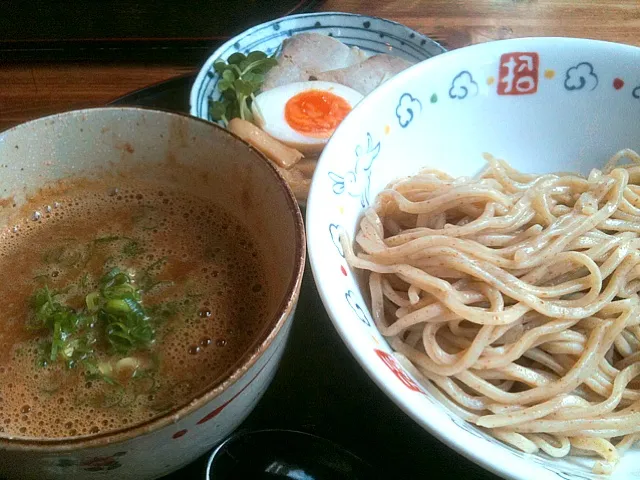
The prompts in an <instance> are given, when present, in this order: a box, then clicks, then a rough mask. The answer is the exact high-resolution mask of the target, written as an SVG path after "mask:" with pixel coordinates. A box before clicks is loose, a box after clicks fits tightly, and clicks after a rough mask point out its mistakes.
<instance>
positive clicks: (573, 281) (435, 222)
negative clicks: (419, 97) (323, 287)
mask: <svg viewBox="0 0 640 480" xmlns="http://www.w3.org/2000/svg"><path fill="white" fill-rule="evenodd" d="M485 158H486V160H487V162H488V168H487V169H486V170H485V171H484V173H483V174H482V175H481V176H480V177H479V178H474V179H471V178H458V179H454V178H451V177H449V176H448V175H446V174H444V173H442V172H439V171H434V170H425V171H422V172H420V173H419V174H418V175H416V176H413V177H411V178H407V179H402V180H399V181H397V182H395V183H393V184H391V185H390V186H388V187H387V189H385V190H383V191H382V192H381V193H380V194H379V195H378V197H377V200H376V203H375V206H374V207H373V208H370V209H369V210H367V211H366V212H365V215H364V217H363V218H362V221H361V224H360V228H359V230H358V233H357V235H356V238H355V240H356V244H357V249H356V250H357V253H354V249H353V246H352V245H351V242H350V241H349V240H348V239H347V238H345V237H344V236H342V237H341V243H342V247H343V249H344V251H345V255H346V258H347V260H348V262H349V263H350V264H351V265H352V266H354V267H356V268H359V269H363V270H366V271H368V272H369V274H368V286H369V290H370V295H371V311H372V315H373V318H374V320H375V322H376V325H377V327H378V329H379V330H380V332H381V333H382V334H383V335H384V336H385V337H387V339H388V341H389V344H390V345H391V346H392V348H393V349H394V350H395V351H396V354H397V355H398V357H399V358H400V359H401V360H403V363H405V364H407V365H409V366H410V370H411V371H412V372H413V373H414V375H415V376H416V378H418V379H419V380H421V381H422V383H423V384H424V385H425V387H426V388H427V389H429V390H430V391H431V392H432V393H433V394H434V395H435V396H436V397H437V398H439V399H440V400H441V401H442V402H444V403H445V404H446V405H447V406H448V407H449V408H450V409H452V410H453V411H454V412H455V413H457V414H458V415H459V416H460V417H461V418H463V419H464V420H466V421H468V422H470V423H472V424H475V425H477V426H478V427H480V428H482V429H484V430H485V431H487V432H488V433H490V434H491V435H493V436H494V437H496V438H498V439H499V440H501V441H503V442H505V443H507V444H510V445H512V446H514V447H515V448H518V449H520V450H522V451H524V452H527V453H535V452H540V451H541V452H544V453H546V454H548V455H551V456H553V457H563V456H566V455H569V454H577V455H589V456H594V457H595V458H596V463H595V464H594V467H593V468H594V472H596V473H610V472H611V471H612V470H613V468H614V467H615V465H616V463H617V462H618V460H619V458H620V455H621V454H622V453H623V452H624V451H625V450H626V449H628V448H629V447H631V446H632V445H633V443H634V442H635V441H636V440H637V439H638V438H639V437H640V379H638V378H636V377H637V376H638V375H639V374H640V319H639V317H638V314H639V313H640V299H639V297H638V291H640V156H638V154H636V153H635V152H633V151H630V150H624V151H621V152H619V153H618V154H616V155H615V156H614V157H613V158H612V159H611V160H610V161H609V162H608V163H607V164H606V165H605V167H604V168H603V169H602V170H601V171H600V170H593V171H592V172H591V173H590V174H589V176H588V177H586V178H585V177H582V176H579V175H575V174H548V175H528V174H524V173H520V172H518V171H516V170H514V169H513V168H511V167H510V166H509V165H508V164H507V163H506V162H504V161H501V160H496V159H494V158H493V157H491V156H489V155H486V156H485Z"/></svg>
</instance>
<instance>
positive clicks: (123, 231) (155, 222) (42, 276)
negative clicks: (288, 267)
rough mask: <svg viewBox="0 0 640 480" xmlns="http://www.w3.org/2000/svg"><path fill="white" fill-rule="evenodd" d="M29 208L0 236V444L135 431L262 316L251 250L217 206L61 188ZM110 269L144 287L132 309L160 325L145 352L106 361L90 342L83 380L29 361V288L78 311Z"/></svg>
mask: <svg viewBox="0 0 640 480" xmlns="http://www.w3.org/2000/svg"><path fill="white" fill-rule="evenodd" d="M54 200H55V202H54ZM47 204H48V205H53V206H54V208H46V205H47ZM34 211H35V212H37V213H40V215H38V218H37V219H36V218H35V215H34V214H33V212H34ZM43 211H44V212H46V214H42V213H41V212H43ZM30 212H31V215H27V216H25V218H24V219H23V221H22V222H12V224H11V226H10V227H8V228H7V230H6V231H2V232H0V285H2V295H0V311H1V312H3V316H2V318H0V437H3V436H10V437H20V438H64V437H70V436H85V435H95V434H101V433H105V432H108V431H112V430H117V429H121V428H127V427H129V426H131V425H135V424H138V423H141V422H146V421H149V420H150V419H153V418H154V417H157V416H159V415H161V414H163V413H164V412H166V411H168V410H171V409H174V408H177V407H179V406H181V405H184V404H186V403H188V401H189V400H191V399H192V398H194V397H195V396H197V395H199V394H201V393H203V391H204V390H206V389H207V388H208V387H210V386H211V385H212V384H214V383H215V382H217V381H218V380H219V379H220V378H221V376H223V375H224V374H225V373H226V372H228V370H229V369H230V368H231V367H232V366H233V365H234V364H236V362H237V361H238V360H239V358H240V357H241V356H242V355H243V354H244V353H245V352H246V351H247V349H248V348H249V347H250V345H251V344H252V343H253V340H254V337H253V333H252V332H256V331H259V330H260V328H258V327H259V325H260V324H261V323H262V322H263V321H264V320H265V317H266V315H267V308H268V300H267V299H268V292H269V284H268V280H267V275H266V274H265V272H264V270H263V268H264V267H263V265H262V261H261V258H262V251H260V250H259V248H258V246H257V245H258V242H257V239H256V238H253V237H252V234H251V232H250V231H249V230H248V229H247V228H245V227H244V226H243V225H241V224H240V223H239V222H238V221H237V220H236V219H235V218H234V217H233V216H232V215H230V214H229V213H228V212H226V211H225V210H224V209H223V208H221V207H220V206H218V205H213V204H211V202H210V201H206V200H203V199H200V198H196V197H193V196H189V195H187V194H185V193H183V192H177V191H171V190H170V189H168V188H165V187H164V186H163V188H162V190H161V191H159V190H158V188H157V186H156V187H151V186H150V185H144V184H142V185H139V184H136V185H133V184H131V185H127V184H121V185H118V188H117V189H116V188H105V189H104V190H94V189H87V188H81V187H80V186H79V187H78V189H77V190H75V191H74V189H73V188H71V189H69V190H67V191H66V193H65V194H64V196H58V197H56V198H55V199H53V198H52V199H49V201H48V202H47V203H46V204H43V205H40V206H39V205H33V206H31V207H30ZM34 220H37V221H34ZM114 267H117V268H119V269H121V270H122V271H123V272H126V274H127V275H129V276H130V278H131V279H133V280H132V281H133V282H135V284H136V285H142V284H143V283H144V282H146V286H145V289H144V293H143V294H142V297H141V298H142V300H141V304H142V305H143V306H144V308H145V309H146V310H147V311H148V312H153V315H155V317H154V318H156V319H160V320H161V321H159V322H158V324H157V328H156V331H155V337H154V339H153V341H152V342H151V343H150V346H149V347H148V348H143V349H138V350H134V351H132V352H127V354H126V355H124V354H122V355H119V354H117V352H115V351H114V350H113V349H110V348H108V345H107V343H106V342H105V341H104V339H103V340H100V339H99V340H98V342H97V343H96V344H95V345H94V349H93V352H92V355H93V357H92V358H94V360H95V362H96V365H98V367H99V368H98V369H97V370H96V371H92V372H88V371H87V368H88V367H86V366H85V364H83V363H81V362H77V364H73V365H70V366H69V365H67V364H65V363H64V362H57V361H46V360H47V359H46V355H45V358H44V361H43V345H44V344H45V343H46V342H47V341H49V342H50V341H51V338H50V337H51V335H50V334H49V332H48V331H45V330H30V329H28V328H26V326H27V324H28V322H29V317H30V316H32V315H33V312H32V311H31V309H32V305H33V303H32V302H33V300H32V298H33V295H34V292H36V291H37V290H38V289H39V288H42V287H43V285H46V286H47V289H48V290H49V291H51V292H54V294H55V298H54V301H56V302H60V303H61V304H64V305H68V306H69V307H70V308H72V309H77V310H78V311H79V309H81V308H83V306H84V304H85V298H87V297H88V296H89V295H88V294H89V293H91V292H93V291H96V290H99V285H98V282H99V281H100V279H101V277H102V276H103V275H104V274H105V272H107V271H109V269H112V268H114ZM257 285H259V286H260V288H256V286H257ZM87 303H89V302H88V300H87ZM114 305H115V307H118V305H119V304H118V303H117V302H116V303H115V304H114ZM150 315H151V314H150ZM229 332H233V335H229ZM47 336H49V338H48V339H47ZM216 346H217V347H218V348H216ZM219 347H224V348H219ZM71 363H73V362H71ZM105 365H106V366H108V368H106V367H104V366H105ZM70 367H71V368H70ZM105 368H106V370H105ZM105 371H108V373H105ZM101 376H102V378H101ZM105 379H108V380H109V381H106V380H105Z"/></svg>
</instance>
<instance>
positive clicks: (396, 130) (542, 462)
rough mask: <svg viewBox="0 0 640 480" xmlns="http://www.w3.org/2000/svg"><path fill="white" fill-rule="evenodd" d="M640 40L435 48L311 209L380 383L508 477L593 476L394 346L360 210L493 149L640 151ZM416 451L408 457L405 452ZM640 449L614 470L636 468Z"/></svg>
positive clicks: (326, 163) (354, 128) (335, 298)
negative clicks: (453, 407) (509, 441)
mask: <svg viewBox="0 0 640 480" xmlns="http://www.w3.org/2000/svg"><path fill="white" fill-rule="evenodd" d="M639 119H640V49H639V48H635V47H630V46H625V45H617V44H612V43H605V42H596V41H589V40H577V39H563V38H540V39H519V40H506V41H500V42H493V43H486V44H482V45H476V46H472V47H468V48H464V49H461V50H456V51H453V52H449V53H446V54H444V55H439V56H437V57H435V58H433V59H431V60H429V61H426V62H423V63H421V64H419V65H416V66H414V67H412V68H411V69H409V70H407V71H406V72H403V73H402V74H400V75H398V76H397V77H395V78H394V79H392V80H390V81H389V82H387V83H385V84H384V85H382V86H381V87H380V88H378V89H377V90H376V91H374V92H373V93H372V94H371V95H369V96H368V97H367V98H366V99H365V100H364V101H362V102H361V103H360V104H359V105H358V106H357V107H356V108H355V109H354V111H353V112H352V113H351V114H350V115H349V116H348V117H347V118H346V119H345V121H344V122H343V123H342V124H341V126H340V127H339V128H338V130H337V131H336V133H335V134H334V135H333V137H332V139H331V140H330V142H329V144H328V145H327V147H326V148H325V150H324V153H323V154H322V157H321V159H320V162H319V164H318V167H317V170H316V173H315V176H314V180H313V184H312V187H311V192H310V195H309V200H308V205H307V234H308V247H309V256H310V260H311V265H312V267H313V273H314V275H315V279H316V284H317V286H318V290H319V291H320V294H321V296H322V300H323V302H324V305H325V307H326V308H327V310H328V312H329V315H330V316H331V319H332V321H333V323H334V325H335V327H336V328H337V330H338V332H339V333H340V335H341V336H342V338H343V340H344V341H345V343H346V344H347V346H348V347H349V349H350V350H351V352H352V353H353V355H354V356H355V357H356V359H357V360H358V361H359V362H360V363H361V364H362V366H363V367H364V369H365V370H366V371H367V373H368V374H369V375H370V376H371V377H372V378H373V379H374V380H375V382H376V383H377V384H378V385H379V386H380V387H381V389H382V390H383V391H384V392H385V393H386V394H387V395H388V396H389V397H391V399H392V400H393V401H395V402H396V403H397V404H398V405H399V406H400V407H401V408H402V409H403V410H404V411H405V412H407V413H408V414H409V415H410V416H411V417H412V418H414V419H415V421H416V422H418V423H419V424H420V425H422V426H423V427H424V428H425V429H427V430H428V431H429V432H431V433H432V434H433V435H435V436H436V437H438V438H439V439H441V440H442V441H444V442H445V443H447V444H448V445H449V446H451V447H452V448H454V449H455V450H457V451H458V452H460V453H462V454H463V455H465V456H466V457H468V458H470V459H471V460H473V461H475V462H477V463H479V464H481V465H482V466H484V467H486V468H487V469H489V470H492V471H493V472H495V473H497V474H498V475H500V476H503V477H505V478H514V479H536V480H538V479H539V480H544V479H569V478H578V479H580V478H591V477H592V474H591V471H590V467H589V466H588V465H587V463H586V462H583V461H580V459H579V458H576V457H571V458H568V459H565V460H553V459H551V458H550V457H546V456H543V455H526V454H523V453H520V452H518V451H516V450H514V449H512V448H510V447H507V446H505V445H504V444H502V443H500V442H499V441H496V440H494V439H493V438H491V437H490V436H487V435H486V434H484V433H482V432H480V431H479V430H477V429H475V428H474V427H472V426H470V425H468V424H466V423H465V422H463V421H462V420H460V419H459V418H458V417H456V416H455V415H454V414H453V413H451V412H449V411H448V410H447V409H446V408H444V407H443V406H442V405H441V404H439V403H438V402H437V401H436V400H434V399H433V397H431V395H429V394H428V393H427V392H426V391H425V390H424V389H423V388H422V387H420V386H419V385H418V383H417V382H416V381H415V380H414V379H413V378H412V377H411V375H410V374H409V373H408V372H407V371H405V370H404V369H403V368H402V367H401V366H400V365H399V364H398V363H397V362H396V361H395V360H394V358H393V357H391V356H390V353H391V349H390V347H389V346H388V345H387V343H386V341H385V339H384V337H382V335H380V333H379V332H378V331H377V329H376V328H375V325H374V323H373V321H372V319H371V315H370V312H369V309H368V306H367V298H368V295H367V293H366V292H364V291H363V290H362V289H361V287H360V285H359V283H358V278H357V276H356V274H355V272H354V271H352V270H351V269H350V268H349V266H348V265H347V263H346V262H345V260H344V257H343V252H342V250H341V248H340V246H339V243H338V240H337V234H338V232H339V231H340V229H344V230H345V231H346V232H347V233H348V234H349V235H350V236H351V238H353V236H354V234H355V231H356V227H357V222H358V219H359V216H360V215H361V214H362V212H363V209H364V207H366V206H367V205H369V204H370V202H373V200H374V199H375V196H376V194H377V193H378V192H380V190H382V189H383V188H384V187H385V185H386V184H388V183H389V182H390V181H391V180H393V179H395V178H398V177H402V176H406V175H411V174H415V173H417V171H418V170H419V169H421V168H423V167H434V168H438V169H441V170H444V171H445V172H447V173H449V174H451V175H455V176H459V175H467V176H472V175H475V174H477V173H478V172H479V170H480V168H481V167H482V166H483V165H484V161H483V159H482V156H481V154H482V153H483V152H490V153H493V154H494V155H496V156H497V157H499V158H504V159H506V160H508V161H509V162H511V164H512V165H514V166H515V167H516V168H518V169H521V170H524V171H526V172H548V171H557V170H563V171H567V170H569V171H571V170H573V171H579V172H581V173H588V172H589V170H590V169H591V168H592V167H598V166H602V165H603V163H604V162H605V161H606V160H607V159H608V158H609V157H610V156H611V155H612V154H613V153H615V152H616V151H617V150H619V149H622V148H625V147H629V148H633V149H636V150H638V149H640V121H639ZM408 461H410V459H408ZM639 465H640V449H636V450H632V451H630V452H628V453H626V454H625V455H624V457H623V460H622V461H621V463H620V464H619V465H618V467H617V469H616V470H615V472H614V475H613V476H612V478H614V479H616V480H618V479H628V478H640V466H639Z"/></svg>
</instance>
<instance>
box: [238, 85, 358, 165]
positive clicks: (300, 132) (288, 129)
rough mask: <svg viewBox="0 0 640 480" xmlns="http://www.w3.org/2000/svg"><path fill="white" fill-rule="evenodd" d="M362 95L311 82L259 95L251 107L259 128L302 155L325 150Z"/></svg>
mask: <svg viewBox="0 0 640 480" xmlns="http://www.w3.org/2000/svg"><path fill="white" fill-rule="evenodd" d="M362 98H363V96H362V94H361V93H359V92H356V91H355V90H353V89H351V88H349V87H345V86H344V85H340V84H339V83H332V82H321V81H310V82H296V83H289V84H287V85H282V86H280V87H276V88H273V89H271V90H267V91H266V92H262V93H261V94H259V95H258V96H257V97H256V98H255V100H254V101H253V103H252V105H251V109H252V112H253V118H254V122H255V123H256V125H258V127H260V128H261V129H262V130H264V131H265V132H267V133H268V134H269V135H271V136H272V137H274V138H276V139H277V140H280V141H281V142H282V143H284V144H286V145H289V146H290V147H293V148H296V149H298V150H300V151H301V152H303V153H315V152H319V151H320V150H322V149H323V148H324V146H325V144H326V143H327V142H328V141H329V138H330V137H331V135H333V132H334V131H335V129H336V128H337V127H338V125H339V124H340V122H341V121H342V120H343V119H344V117H346V116H347V114H348V113H349V112H350V111H351V110H352V109H353V107H355V106H356V104H357V103H358V102H359V101H360V100H362Z"/></svg>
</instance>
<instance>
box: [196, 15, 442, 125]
mask: <svg viewBox="0 0 640 480" xmlns="http://www.w3.org/2000/svg"><path fill="white" fill-rule="evenodd" d="M302 32H317V33H323V34H325V35H329V36H332V37H334V38H336V39H338V40H340V41H341V42H343V43H345V44H346V45H349V46H353V47H358V48H360V49H361V50H363V51H365V52H367V53H369V54H376V53H389V54H392V55H396V56H398V57H402V58H404V59H406V60H409V61H412V62H420V61H422V60H426V59H428V58H431V57H433V56H435V55H438V54H440V53H444V52H445V51H446V50H445V49H444V47H442V46H441V45H440V44H438V43H437V42H434V41H433V40H431V39H429V38H427V37H425V36H424V35H422V34H420V33H418V32H416V31H414V30H412V29H410V28H409V27H406V26H404V25H401V24H399V23H396V22H392V21H391V20H385V19H382V18H377V17H368V16H364V15H356V14H350V13H329V12H320V13H305V14H300V15H291V16H289V17H284V18H280V19H277V20H273V21H271V22H267V23H263V24H261V25H257V26H255V27H253V28H250V29H249V30H246V31H245V32H243V33H241V34H240V35H238V36H236V37H233V38H232V39H231V40H229V41H228V42H226V43H225V44H224V45H222V46H221V47H220V48H219V49H218V50H216V51H215V52H214V53H213V55H211V56H210V57H209V59H208V60H207V61H206V62H205V64H204V66H203V67H202V69H201V70H200V72H199V74H198V76H197V78H196V80H195V82H194V84H193V87H192V89H191V96H190V101H189V104H190V113H191V115H193V116H195V117H199V118H202V119H205V120H211V118H210V116H209V99H210V98H213V99H214V100H217V99H218V98H219V97H220V92H218V88H217V87H218V80H219V77H218V75H217V74H216V72H215V71H214V69H213V64H214V62H215V61H216V60H218V59H223V60H226V59H227V58H229V56H230V55H231V54H233V53H236V52H241V53H248V52H250V51H253V50H260V51H263V52H265V53H267V54H269V55H271V54H273V53H277V52H278V50H279V49H280V46H281V45H282V42H283V41H284V40H286V39H287V38H289V37H291V36H293V35H295V34H298V33H302Z"/></svg>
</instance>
